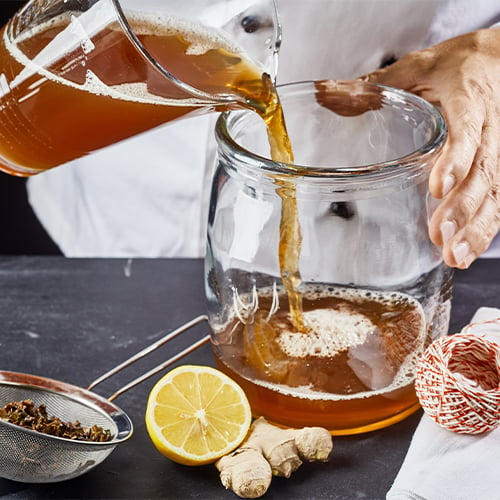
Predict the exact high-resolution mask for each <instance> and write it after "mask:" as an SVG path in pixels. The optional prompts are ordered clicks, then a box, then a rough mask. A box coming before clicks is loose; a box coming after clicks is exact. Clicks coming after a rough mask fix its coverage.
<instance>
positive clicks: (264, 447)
mask: <svg viewBox="0 0 500 500" xmlns="http://www.w3.org/2000/svg"><path fill="white" fill-rule="evenodd" d="M332 446H333V443H332V437H331V435H330V433H329V432H328V431H327V430H326V429H323V428H322V427H304V428H302V429H282V428H280V427H276V426H275V425H272V424H270V423H269V422H267V420H266V419H264V418H263V417H260V418H258V419H257V420H255V421H254V422H253V424H252V426H251V428H250V432H249V434H248V436H247V438H246V440H245V441H244V442H243V444H242V445H240V447H239V448H237V449H236V450H235V451H233V452H232V453H230V454H229V455H226V456H224V457H222V458H221V459H219V460H218V461H217V462H216V464H215V466H216V467H217V469H218V470H219V472H220V479H221V482H222V484H223V485H224V486H225V487H226V488H228V489H232V490H233V491H234V493H236V494H237V495H238V496H239V497H242V498H259V497H261V496H262V495H264V493H265V492H266V491H267V489H268V488H269V485H270V484H271V479H272V476H283V477H287V478H288V477H290V475H291V474H292V472H294V471H295V470H297V469H298V468H299V467H300V466H301V465H302V461H303V460H305V461H308V462H312V461H322V462H326V461H327V460H328V457H329V455H330V452H331V451H332Z"/></svg>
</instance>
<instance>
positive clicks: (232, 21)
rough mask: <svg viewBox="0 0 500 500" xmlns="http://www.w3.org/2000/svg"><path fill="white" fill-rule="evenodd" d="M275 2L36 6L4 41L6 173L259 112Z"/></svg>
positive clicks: (13, 23)
mask: <svg viewBox="0 0 500 500" xmlns="http://www.w3.org/2000/svg"><path fill="white" fill-rule="evenodd" d="M280 37H281V32H280V25H279V22H278V18H277V11H276V5H275V2H274V0H189V1H185V0H140V1H137V0H31V1H30V2H28V3H27V4H26V5H25V6H24V7H22V8H21V9H20V11H19V12H18V13H17V14H16V15H14V17H13V18H12V19H11V20H10V21H9V22H8V23H7V24H6V26H5V27H4V28H3V30H2V31H1V33H0V170H3V171H5V172H8V173H10V174H14V175H21V176H27V175H32V174H36V173H38V172H41V171H44V170H46V169H49V168H52V167H55V166H57V165H60V164H62V163H65V162H67V161H69V160H72V159H74V158H77V157H80V156H82V155H85V154H87V153H89V152H91V151H94V150H96V149H99V148H102V147H104V146H107V145H109V144H112V143H115V142H118V141H120V140H122V139H125V138H127V137H130V136H133V135H135V134H138V133H140V132H143V131H146V130H148V129H151V128H153V127H155V126H157V125H160V124H162V123H165V122H169V121H171V120H174V119H177V118H180V117H184V116H189V115H192V114H193V113H205V112H208V111H212V110H222V109H229V108H231V107H233V106H236V107H242V106H243V107H250V108H255V109H256V110H258V109H259V106H262V105H263V104H265V103H266V102H267V101H268V100H269V95H270V94H272V91H273V89H274V76H275V73H276V58H277V53H278V48H279V44H280Z"/></svg>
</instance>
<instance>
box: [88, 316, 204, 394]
mask: <svg viewBox="0 0 500 500" xmlns="http://www.w3.org/2000/svg"><path fill="white" fill-rule="evenodd" d="M204 321H208V316H207V315H206V314H202V315H200V316H197V317H196V318H194V319H192V320H191V321H188V322H187V323H184V324H183V325H181V326H180V327H178V328H176V329H175V330H174V331H172V332H170V333H169V334H168V335H166V336H165V337H163V338H161V339H159V340H157V341H156V342H155V343H154V344H151V345H150V346H148V347H146V348H145V349H143V350H142V351H140V352H138V353H137V354H134V355H133V356H131V357H130V358H128V359H126V360H125V361H123V363H120V364H119V365H118V366H115V367H114V368H112V369H111V370H109V371H107V372H106V373H104V374H103V375H101V376H100V377H98V378H97V379H96V380H94V381H93V382H92V383H91V384H90V385H89V386H88V387H87V390H89V391H90V390H92V389H93V388H94V387H95V386H96V385H98V384H100V383H101V382H104V381H105V380H107V379H109V378H111V377H112V376H113V375H115V374H117V373H118V372H120V371H122V370H123V369H125V368H127V367H128V366H130V365H131V364H133V363H135V362H136V361H139V360H140V359H142V358H144V357H145V356H147V355H148V354H150V353H151V352H153V351H154V350H156V349H158V348H159V347H161V346H163V345H165V344H166V343H167V342H170V341H171V340H172V339H174V338H175V337H177V336H178V335H180V334H181V333H184V332H185V331H186V330H189V329H190V328H192V327H193V326H196V325H197V324H199V323H202V322H204ZM209 340H210V335H206V336H205V337H202V338H201V339H200V340H198V341H197V342H194V343H193V344H191V345H190V346H189V347H186V348H185V349H183V350H182V351H180V352H178V353H177V354H175V355H174V356H172V357H171V358H169V359H167V360H166V361H165V362H164V363H161V364H160V365H158V366H156V367H155V368H152V369H151V370H149V371H148V372H146V373H144V374H143V375H141V376H140V377H137V378H136V379H134V380H132V381H131V382H129V383H128V384H126V385H125V386H123V387H122V388H120V389H118V390H117V391H116V392H115V393H113V394H112V395H111V396H110V397H108V398H107V399H108V400H109V401H113V400H114V399H115V398H117V397H118V396H120V395H121V394H123V393H124V392H126V391H128V390H129V389H131V388H132V387H135V386H136V385H139V384H140V383H141V382H144V380H146V379H148V378H149V377H152V376H153V375H156V374H157V373H159V372H160V371H162V370H164V369H165V368H167V367H168V366H170V365H171V364H173V363H175V362H176V361H178V360H179V359H181V358H183V357H184V356H187V355H188V354H190V353H191V352H193V351H195V350H196V349H198V347H200V346H202V345H203V344H206V343H207V342H208V341H209Z"/></svg>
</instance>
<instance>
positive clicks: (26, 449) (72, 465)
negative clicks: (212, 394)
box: [0, 315, 210, 483]
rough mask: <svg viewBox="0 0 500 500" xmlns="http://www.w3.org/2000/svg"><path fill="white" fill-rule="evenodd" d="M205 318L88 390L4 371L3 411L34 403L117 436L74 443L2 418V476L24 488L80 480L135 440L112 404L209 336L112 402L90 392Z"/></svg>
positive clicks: (0, 383) (128, 423) (0, 396)
mask: <svg viewBox="0 0 500 500" xmlns="http://www.w3.org/2000/svg"><path fill="white" fill-rule="evenodd" d="M206 319H207V317H206V316H204V315H202V316H198V317H197V318H195V319H193V320H191V321H189V322H188V323H185V324H184V325H182V326H181V327H179V328H177V329H176V330H174V331H173V332H171V333H169V334H168V335H167V336H165V337H163V338H162V339H160V340H158V341H157V342H155V343H154V344H152V345H150V346H149V347H147V348H146V349H143V350H142V351H140V352H139V353H137V354H135V355H134V356H132V357H131V358H129V359H127V360H126V361H124V362H123V363H121V364H120V365H118V366H116V367H115V368H113V369H111V370H109V371H108V372H106V373H105V374H104V375H102V376H101V377H99V378H98V379H96V380H95V381H94V382H92V383H91V384H90V385H89V386H88V387H87V389H83V388H81V387H78V386H75V385H71V384H67V383H65V382H60V381H57V380H52V379H49V378H44V377H38V376H33V375H28V374H25V373H16V372H7V371H0V407H1V406H4V405H5V404H7V403H10V402H12V401H22V400H26V399H31V400H32V401H33V402H34V404H35V405H36V406H39V405H42V404H44V405H45V406H46V407H47V412H48V414H49V415H51V416H52V415H54V416H57V417H58V418H60V419H61V420H63V421H67V422H75V421H79V422H80V423H81V424H82V426H83V427H89V426H92V425H98V426H100V427H102V428H104V429H109V430H110V431H111V434H112V439H111V441H106V442H93V441H79V440H71V439H66V438H61V437H57V436H52V435H48V434H43V433H41V432H37V431H34V430H30V429H26V428H24V427H20V426H18V425H16V424H13V423H10V422H7V421H6V420H2V419H0V450H1V455H0V477H3V478H5V479H11V480H13V481H20V482H25V483H51V482H58V481H63V480H67V479H72V478H74V477H77V476H80V475H82V474H84V473H85V472H88V471H89V470H91V469H92V468H94V467H95V466H96V465H98V464H100V463H101V462H102V461H103V460H104V459H105V458H106V457H107V456H108V455H109V454H110V453H111V452H112V451H113V449H114V448H115V447H116V446H117V445H118V444H120V443H122V442H124V441H126V440H127V439H128V438H130V436H131V435H132V432H133V425H132V422H131V420H130V418H129V417H128V416H127V414H126V413H125V412H124V411H123V410H121V409H120V408H119V407H118V406H116V405H115V404H114V403H112V401H113V399H114V398H116V397H117V396H119V395H120V394H123V393H124V392H125V391H127V390H128V389H131V388H132V387H135V386H136V385H138V384H139V383H141V382H143V381H144V380H146V379H147V378H149V377H151V376H153V375H155V374H156V373H158V372H160V371H161V370H163V369H165V368H166V367H167V366H169V365H171V364H172V363H174V362H176V361H178V360H179V359H180V358H182V357H183V356H185V355H187V354H189V353H190V352H192V351H194V350H195V349H197V348H198V347H200V346H201V345H203V344H205V343H206V342H208V341H209V339H210V336H209V335H207V336H205V337H203V338H202V339H200V340H199V341H197V342H195V343H193V344H192V345H190V346H189V347H187V348H186V349H184V350H183V351H181V352H179V353H177V354H176V355H175V356H172V357H171V358H170V359H168V360H167V361H165V362H164V363H162V364H161V365H160V366H157V367H156V368H153V369H152V370H150V371H149V372H147V373H145V374H143V375H142V376H140V377H138V378H136V379H135V380H133V381H132V382H130V383H129V384H127V385H126V386H124V387H122V388H121V389H119V390H118V391H116V392H115V393H114V394H113V395H112V396H110V397H109V398H107V399H106V398H104V397H102V396H99V395H98V394H95V393H94V392H92V391H91V389H92V388H94V387H95V386H96V385H97V384H99V383H101V382H102V381H104V380H107V379H108V378H110V377H111V376H112V375H114V374H116V373H118V372H119V371H121V370H122V369H124V368H126V367H127V366H129V365H131V364H132V363H134V362H135V361H137V360H139V359H141V358H143V357H144V356H146V355H147V354H149V353H150V352H152V351H154V350H155V349H157V348H158V347H160V346H162V345H164V344H165V343H166V342H168V341H170V340H171V339H173V338H174V337H176V336H177V335H179V334H181V333H183V332H184V331H186V330H188V329H189V328H191V327H193V326H194V325H196V324H198V323H201V322H202V321H205V320H206Z"/></svg>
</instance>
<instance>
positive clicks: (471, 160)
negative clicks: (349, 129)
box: [361, 28, 500, 269]
mask: <svg viewBox="0 0 500 500" xmlns="http://www.w3.org/2000/svg"><path fill="white" fill-rule="evenodd" d="M361 79H363V80H368V81H371V82H376V83H381V84H384V85H389V86H393V87H398V88H401V89H404V90H408V91H410V92H413V93H415V94H417V95H419V96H421V97H423V98H424V99H426V100H428V101H430V102H432V103H434V104H436V105H440V106H441V111H442V113H443V115H444V117H445V120H446V122H447V125H448V138H447V140H446V143H445V146H444V148H443V150H442V152H441V155H440V157H439V158H438V160H437V162H436V164H435V165H434V167H433V169H432V171H431V175H430V180H429V188H430V191H431V193H432V195H433V196H434V197H436V198H438V199H441V200H442V201H441V203H440V204H439V206H438V207H437V209H436V210H435V212H434V214H433V215H432V217H431V221H430V225H429V233H430V237H431V239H432V241H433V242H434V243H435V244H436V245H439V246H442V247H443V258H444V260H445V262H446V263H447V264H448V265H450V266H453V267H458V268H460V269H465V268H467V267H469V265H470V264H471V263H472V262H473V261H474V260H475V259H476V258H477V257H479V255H480V254H481V253H482V252H484V251H485V250H486V249H487V248H488V246H489V244H490V243H491V241H492V239H493V238H494V237H495V235H496V234H497V232H498V230H499V228H500V29H499V28H492V29H485V30H479V31H475V32H471V33H468V34H466V35H462V36H459V37H456V38H452V39H449V40H447V41H445V42H442V43H440V44H437V45H434V46H432V47H429V48H427V49H424V50H420V51H415V52H411V53H409V54H407V55H406V56H404V57H403V58H401V59H400V60H399V61H397V62H395V63H394V64H392V65H390V66H387V67H386V68H383V69H380V70H378V71H375V72H373V73H370V74H368V75H365V76H364V77H361Z"/></svg>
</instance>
